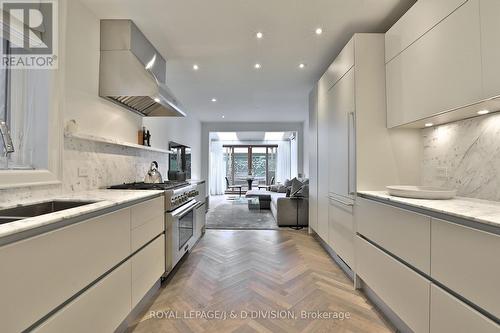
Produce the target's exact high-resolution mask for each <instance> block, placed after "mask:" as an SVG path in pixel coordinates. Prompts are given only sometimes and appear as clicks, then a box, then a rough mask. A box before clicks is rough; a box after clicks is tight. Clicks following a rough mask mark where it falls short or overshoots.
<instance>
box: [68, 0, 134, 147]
mask: <svg viewBox="0 0 500 333" xmlns="http://www.w3.org/2000/svg"><path fill="white" fill-rule="evenodd" d="M67 8H68V10H67V26H66V27H65V29H66V37H67V38H66V41H65V45H63V47H64V48H65V51H66V57H65V60H66V61H65V64H66V66H65V71H66V73H65V81H66V82H65V86H66V92H65V93H66V101H65V107H64V109H65V117H64V119H65V120H69V119H74V120H76V122H77V124H78V127H79V131H81V132H83V133H88V134H94V135H100V136H105V137H110V138H115V139H120V140H125V141H129V142H133V143H137V131H138V130H139V129H140V128H141V125H142V117H140V116H139V115H136V114H135V113H133V112H130V111H127V110H125V109H123V108H121V107H119V106H117V105H115V104H113V103H111V102H109V101H107V100H105V99H103V98H101V97H99V57H100V55H99V54H100V23H99V18H97V17H96V16H95V15H94V14H93V13H92V12H91V11H90V10H89V9H88V8H87V7H85V6H84V5H83V4H82V3H81V2H80V1H78V0H69V1H67ZM61 28H63V27H61Z"/></svg>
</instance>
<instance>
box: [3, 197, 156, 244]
mask: <svg viewBox="0 0 500 333" xmlns="http://www.w3.org/2000/svg"><path fill="white" fill-rule="evenodd" d="M163 193H164V192H163V191H156V190H143V191H140V190H92V191H83V192H75V193H71V194H61V195H54V196H53V197H46V198H43V199H40V200H25V201H18V202H16V203H15V204H12V202H9V203H8V204H2V203H1V202H0V209H5V208H13V207H16V206H21V205H28V204H35V203H41V202H46V201H52V200H73V201H96V202H95V203H92V204H88V205H84V206H81V207H76V208H70V209H65V210H62V211H59V212H55V213H50V214H45V215H40V216H36V217H31V218H27V219H23V220H19V221H15V222H10V223H5V224H1V225H0V238H2V237H6V236H10V235H13V234H16V233H20V232H24V231H27V230H30V229H35V228H39V227H43V226H46V225H49V224H52V223H56V222H61V221H63V220H68V219H71V218H75V217H78V216H81V215H84V214H89V213H93V212H96V211H99V210H103V209H108V208H112V207H113V206H118V205H123V204H127V203H131V202H135V201H140V200H145V199H149V198H154V197H157V196H160V195H163Z"/></svg>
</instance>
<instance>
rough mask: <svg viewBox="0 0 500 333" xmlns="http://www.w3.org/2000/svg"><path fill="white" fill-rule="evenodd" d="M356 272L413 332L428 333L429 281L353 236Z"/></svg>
mask: <svg viewBox="0 0 500 333" xmlns="http://www.w3.org/2000/svg"><path fill="white" fill-rule="evenodd" d="M356 253H357V257H356V267H357V269H356V273H357V274H358V275H359V276H360V277H361V279H362V280H363V282H364V283H366V284H367V285H368V286H369V287H370V288H371V289H372V290H373V291H374V292H375V293H376V294H377V295H378V297H380V298H381V299H382V300H383V301H384V303H386V304H387V306H389V307H390V308H391V309H392V310H393V311H394V312H395V313H396V314H397V315H398V316H399V317H400V318H401V320H403V321H404V322H405V323H406V325H408V326H409V327H410V328H411V329H412V330H413V331H414V332H416V333H419V332H429V302H430V299H429V293H430V282H429V281H428V280H427V279H425V278H423V277H422V276H420V275H419V274H418V273H416V272H414V271H413V270H412V269H410V268H408V267H407V266H405V265H403V264H402V263H400V262H398V261H397V260H395V259H394V258H392V257H391V256H389V255H388V254H386V253H384V252H382V251H381V250H379V249H378V248H376V247H375V246H373V245H372V244H370V243H369V242H367V241H366V240H364V239H362V238H361V237H359V236H356Z"/></svg>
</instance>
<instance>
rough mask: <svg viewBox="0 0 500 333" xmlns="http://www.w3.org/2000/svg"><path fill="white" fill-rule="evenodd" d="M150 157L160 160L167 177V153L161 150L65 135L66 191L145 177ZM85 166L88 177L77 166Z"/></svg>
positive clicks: (98, 186) (163, 172)
mask: <svg viewBox="0 0 500 333" xmlns="http://www.w3.org/2000/svg"><path fill="white" fill-rule="evenodd" d="M151 161H157V162H158V165H159V170H160V172H161V174H162V176H163V177H164V178H165V179H166V177H167V169H168V155H167V154H165V153H160V152H153V151H147V150H141V149H136V148H129V147H122V146H117V145H110V144H103V143H99V142H93V141H87V140H80V139H75V138H66V139H65V141H64V162H63V165H64V167H63V169H64V176H63V191H65V192H67V191H82V190H91V189H96V188H105V187H108V186H110V185H116V184H121V183H129V182H134V181H143V180H144V175H145V174H146V172H147V170H148V169H149V166H150V164H151ZM79 169H86V170H87V174H88V176H87V177H81V176H79V173H78V170H79Z"/></svg>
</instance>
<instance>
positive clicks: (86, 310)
mask: <svg viewBox="0 0 500 333" xmlns="http://www.w3.org/2000/svg"><path fill="white" fill-rule="evenodd" d="M130 285H131V265H130V261H126V262H125V263H123V264H121V265H120V266H119V267H118V268H116V269H115V270H114V271H113V272H111V273H110V274H109V275H107V276H106V277H104V278H103V279H102V280H101V281H99V282H98V283H96V284H95V285H94V286H92V287H91V288H89V289H88V290H86V291H85V292H84V293H83V294H81V295H80V296H79V297H78V298H76V299H74V300H73V301H71V302H70V303H68V304H67V305H66V306H64V307H63V308H61V309H60V310H59V311H58V312H56V313H55V314H54V315H52V316H51V317H50V318H48V319H47V320H46V321H45V322H43V323H42V324H41V325H40V326H38V327H37V328H36V329H35V330H34V332H36V333H45V332H47V333H54V332H56V333H58V332H61V333H62V332H72V333H88V332H114V331H115V329H116V328H117V327H118V326H119V325H120V323H121V322H122V321H123V320H124V319H125V318H126V317H127V315H128V314H129V312H130V310H131V292H130V290H131V289H130Z"/></svg>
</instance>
